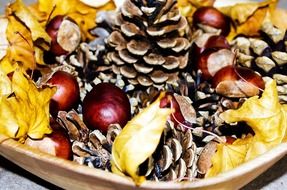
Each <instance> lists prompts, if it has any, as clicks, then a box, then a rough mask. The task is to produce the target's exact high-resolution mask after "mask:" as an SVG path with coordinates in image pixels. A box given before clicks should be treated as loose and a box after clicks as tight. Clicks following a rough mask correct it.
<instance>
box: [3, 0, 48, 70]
mask: <svg viewBox="0 0 287 190" xmlns="http://www.w3.org/2000/svg"><path fill="white" fill-rule="evenodd" d="M6 19H7V20H8V26H7V28H6V30H5V33H6V35H7V40H8V42H9V43H8V44H9V45H8V48H7V53H6V59H5V60H4V61H3V60H2V62H1V67H2V68H3V69H4V70H5V72H6V73H8V72H12V71H13V70H14V69H15V68H16V67H17V65H20V66H22V67H23V68H24V69H31V70H33V69H35V68H36V66H37V63H38V64H44V61H43V50H48V49H49V44H50V41H51V39H50V37H49V36H48V34H47V33H46V32H45V29H44V28H43V27H42V26H41V25H40V23H39V22H38V21H37V19H36V18H35V17H34V16H33V15H32V13H31V12H30V11H29V10H28V8H27V7H26V6H25V5H24V4H23V3H22V1H21V0H17V1H15V2H14V3H12V4H10V5H9V6H8V7H7V9H6ZM2 43H3V42H2ZM4 63H5V64H4Z"/></svg>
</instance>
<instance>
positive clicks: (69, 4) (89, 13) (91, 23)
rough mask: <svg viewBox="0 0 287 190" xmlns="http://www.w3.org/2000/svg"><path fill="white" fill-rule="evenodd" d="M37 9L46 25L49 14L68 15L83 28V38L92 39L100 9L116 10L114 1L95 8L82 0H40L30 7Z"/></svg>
mask: <svg viewBox="0 0 287 190" xmlns="http://www.w3.org/2000/svg"><path fill="white" fill-rule="evenodd" d="M30 9H31V10H33V11H36V15H37V18H38V20H39V21H41V22H43V23H44V25H46V24H47V23H46V22H47V21H48V18H49V16H51V17H50V19H52V18H53V17H55V16H57V15H66V16H69V17H70V18H72V19H73V20H74V21H75V22H76V23H77V24H78V25H79V26H80V29H81V34H82V40H83V41H85V40H91V39H93V38H94V37H93V36H92V35H91V34H90V33H89V31H90V30H91V29H93V28H94V27H95V26H96V23H95V19H96V14H97V12H98V11H101V10H114V9H115V5H114V3H113V1H109V2H108V3H107V4H105V5H104V6H101V7H98V8H95V7H91V6H89V5H87V4H85V3H83V2H81V1H80V0H51V1H46V0H39V1H38V2H37V3H36V4H34V5H33V6H31V7H30Z"/></svg>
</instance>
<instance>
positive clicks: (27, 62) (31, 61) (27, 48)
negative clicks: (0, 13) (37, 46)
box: [6, 16, 37, 70]
mask: <svg viewBox="0 0 287 190" xmlns="http://www.w3.org/2000/svg"><path fill="white" fill-rule="evenodd" d="M8 20H9V24H8V28H7V31H6V34H7V39H8V41H9V48H8V50H7V57H8V59H9V61H10V63H11V64H13V65H17V64H19V65H20V66H22V67H23V68H24V69H32V70H33V69H35V68H36V66H37V65H36V61H35V58H34V48H33V41H32V36H31V33H30V31H29V30H28V28H27V27H25V26H24V25H23V24H22V23H21V22H20V21H19V20H17V19H16V18H15V17H14V16H8Z"/></svg>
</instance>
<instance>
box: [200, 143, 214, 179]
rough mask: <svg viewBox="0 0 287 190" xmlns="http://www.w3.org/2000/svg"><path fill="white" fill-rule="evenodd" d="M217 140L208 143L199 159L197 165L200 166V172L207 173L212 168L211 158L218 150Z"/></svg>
mask: <svg viewBox="0 0 287 190" xmlns="http://www.w3.org/2000/svg"><path fill="white" fill-rule="evenodd" d="M217 144H218V143H217V142H215V141H211V142H209V143H207V144H206V146H205V147H204V149H203V150H202V152H201V154H200V156H199V158H198V161H197V167H198V172H199V173H200V174H202V175H205V174H206V172H207V171H208V170H209V169H210V168H211V166H212V163H211V158H212V156H213V155H214V154H215V152H216V150H217V148H216V147H217Z"/></svg>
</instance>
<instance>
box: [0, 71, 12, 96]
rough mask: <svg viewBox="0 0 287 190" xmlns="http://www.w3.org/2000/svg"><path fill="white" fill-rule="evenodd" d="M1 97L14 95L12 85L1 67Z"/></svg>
mask: <svg viewBox="0 0 287 190" xmlns="http://www.w3.org/2000/svg"><path fill="white" fill-rule="evenodd" d="M0 86H1V88H0V97H2V96H5V95H9V94H11V93H12V85H11V81H10V79H9V77H8V76H7V75H6V73H5V72H4V71H3V70H2V69H1V67H0Z"/></svg>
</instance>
